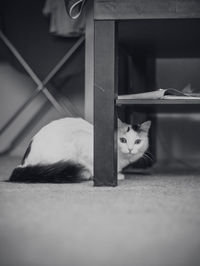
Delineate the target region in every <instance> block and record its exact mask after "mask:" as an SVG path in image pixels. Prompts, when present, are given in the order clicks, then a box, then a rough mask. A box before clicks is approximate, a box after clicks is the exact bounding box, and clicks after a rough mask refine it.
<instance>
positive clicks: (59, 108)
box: [0, 30, 84, 135]
mask: <svg viewBox="0 0 200 266" xmlns="http://www.w3.org/2000/svg"><path fill="white" fill-rule="evenodd" d="M0 38H1V39H2V41H3V42H4V43H5V44H6V46H7V47H8V48H9V49H10V51H11V52H12V53H13V55H14V56H15V57H16V58H17V60H18V61H19V63H20V64H21V65H22V66H23V67H24V69H25V70H26V72H27V73H28V74H29V75H30V77H31V78H32V79H33V81H34V82H35V83H36V84H37V85H38V87H37V91H35V92H34V93H33V94H32V95H31V96H30V97H29V99H28V100H27V101H26V102H25V103H24V104H23V105H22V106H21V107H20V108H19V109H18V110H17V111H16V113H15V114H14V115H13V116H12V117H11V118H10V119H9V120H8V121H7V122H6V124H5V125H4V126H3V127H2V128H1V129H0V135H1V134H2V133H3V132H4V131H5V130H6V129H7V128H8V127H9V126H10V125H11V124H12V122H13V121H14V120H15V119H16V118H17V117H18V116H19V115H20V114H21V112H22V111H23V110H24V109H25V108H26V107H27V106H28V105H29V104H30V103H31V102H32V101H33V100H34V99H35V98H36V97H37V95H38V94H39V93H40V92H43V93H44V95H45V96H46V97H47V99H48V100H49V101H50V102H51V104H52V105H53V106H54V108H55V109H56V110H57V111H58V112H59V113H60V114H62V115H64V114H65V112H64V108H63V107H62V106H61V105H60V104H59V103H58V101H57V100H56V99H55V98H54V97H53V95H52V94H51V93H50V92H49V91H48V90H47V88H46V87H45V85H46V84H47V83H48V82H49V81H50V80H51V79H52V78H53V77H54V75H55V74H56V73H57V72H58V71H59V70H60V68H61V67H62V66H63V65H64V64H65V63H66V61H67V60H68V59H69V58H70V57H71V56H72V55H73V53H74V52H75V51H76V50H77V49H78V48H79V47H80V45H81V44H82V43H83V41H84V37H80V38H79V39H78V41H77V42H76V43H75V44H74V45H73V46H72V48H71V49H70V50H69V51H68V52H67V53H66V54H65V55H64V57H63V58H62V59H61V60H60V61H59V62H58V63H57V64H56V66H55V67H54V68H53V69H52V70H51V71H50V72H49V74H48V75H47V76H46V78H45V79H44V80H43V81H41V80H40V79H39V78H38V76H37V75H36V74H35V73H34V71H33V70H32V69H31V68H30V66H29V65H28V64H27V62H26V61H25V60H24V59H23V57H22V56H21V55H20V53H19V52H18V51H17V50H16V48H15V47H14V46H13V45H12V43H11V42H10V41H9V40H8V39H7V38H6V36H5V35H4V34H3V32H2V31H1V30H0Z"/></svg>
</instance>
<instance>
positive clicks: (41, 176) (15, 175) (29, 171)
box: [8, 161, 85, 183]
mask: <svg viewBox="0 0 200 266" xmlns="http://www.w3.org/2000/svg"><path fill="white" fill-rule="evenodd" d="M84 169H85V168H84V166H82V165H81V164H77V163H74V162H71V161H67V162H64V161H60V162H57V163H54V164H49V165H42V164H39V165H28V166H18V167H17V168H15V169H14V170H13V172H12V174H11V176H10V178H9V180H8V182H22V183H77V182H80V181H82V180H83V179H82V172H83V171H84Z"/></svg>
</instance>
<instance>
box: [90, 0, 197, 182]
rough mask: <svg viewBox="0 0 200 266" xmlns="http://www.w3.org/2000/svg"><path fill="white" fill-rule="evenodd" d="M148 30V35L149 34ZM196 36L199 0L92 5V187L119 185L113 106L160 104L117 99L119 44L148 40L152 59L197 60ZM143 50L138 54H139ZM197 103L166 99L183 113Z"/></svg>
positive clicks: (101, 1) (131, 0) (114, 0)
mask: <svg viewBox="0 0 200 266" xmlns="http://www.w3.org/2000/svg"><path fill="white" fill-rule="evenodd" d="M148 27H149V29H148ZM184 27H186V31H185V32H184V29H183V28H184ZM157 29H158V30H157ZM148 30H150V31H152V35H151V34H149V32H148ZM163 32H166V34H165V33H163ZM199 35H200V1H198V0H196V1H195V0H124V1H121V0H108V1H104V0H95V1H94V135H95V140H94V185H95V186H116V185H117V131H116V129H117V112H116V108H117V105H135V106H137V105H138V106H152V105H156V106H162V104H163V102H162V101H155V100H154V101H151V100H150V101H145V100H144V101H142V100H140V101H134V100H119V99H118V75H117V71H118V44H119V42H126V41H127V43H128V45H131V47H134V44H135V43H137V41H138V40H139V43H140V44H143V43H145V42H146V40H147V41H149V42H151V43H152V45H153V47H154V48H155V47H156V49H154V52H155V57H159V56H163V55H164V56H167V57H170V56H172V57H174V56H176V55H178V57H190V56H193V57H200V39H199ZM183 44H185V45H186V46H184V45H183ZM168 47H170V49H168ZM136 48H137V47H136ZM147 48H148V47H147ZM142 49H143V48H141V49H140V50H139V51H140V52H142ZM170 53H172V54H170ZM199 103H200V101H198V100H195V101H192V100H191V101H178V102H177V101H176V102H172V101H171V102H168V101H165V105H168V106H171V105H176V106H177V105H180V106H184V110H185V107H186V108H187V106H190V107H191V106H196V107H199ZM196 107H195V108H196Z"/></svg>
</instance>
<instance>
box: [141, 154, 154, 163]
mask: <svg viewBox="0 0 200 266" xmlns="http://www.w3.org/2000/svg"><path fill="white" fill-rule="evenodd" d="M143 157H144V158H146V159H148V160H150V161H151V162H153V159H152V158H151V157H150V156H149V155H148V154H146V153H145V154H144V155H143Z"/></svg>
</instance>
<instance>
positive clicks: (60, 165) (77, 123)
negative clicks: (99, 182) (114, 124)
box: [9, 118, 151, 183]
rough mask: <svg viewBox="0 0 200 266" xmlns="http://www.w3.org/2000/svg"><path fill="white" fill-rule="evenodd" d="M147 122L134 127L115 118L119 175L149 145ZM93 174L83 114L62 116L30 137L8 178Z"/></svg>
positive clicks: (75, 178) (64, 178)
mask: <svg viewBox="0 0 200 266" xmlns="http://www.w3.org/2000/svg"><path fill="white" fill-rule="evenodd" d="M150 126H151V121H146V122H144V123H142V124H141V125H140V126H137V127H135V128H133V127H132V126H131V125H128V124H125V123H123V122H121V121H120V120H119V119H118V179H123V178H124V176H123V175H122V174H121V171H122V169H123V168H124V167H125V166H127V165H128V164H130V163H133V162H135V161H137V160H138V159H139V158H141V157H142V156H143V155H144V153H145V152H146V150H147V149H148V146H149V140H148V132H149V128H150ZM105 145H106V143H105ZM92 178H93V125H92V124H90V123H88V122H87V121H85V120H84V119H82V118H62V119H58V120H55V121H53V122H51V123H49V124H48V125H46V126H44V127H43V128H42V129H41V130H40V131H39V132H38V133H37V134H36V135H35V136H34V137H33V139H32V140H31V142H30V144H29V146H28V148H27V150H26V152H25V154H24V157H23V159H22V162H21V165H19V166H17V167H16V168H15V169H14V170H13V172H12V174H11V176H10V179H9V181H11V182H28V183H47V182H48V183H68V182H73V183H74V182H80V181H82V180H90V179H92Z"/></svg>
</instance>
